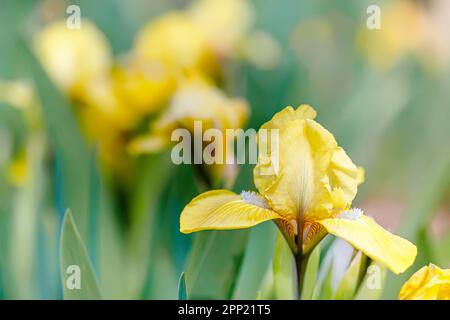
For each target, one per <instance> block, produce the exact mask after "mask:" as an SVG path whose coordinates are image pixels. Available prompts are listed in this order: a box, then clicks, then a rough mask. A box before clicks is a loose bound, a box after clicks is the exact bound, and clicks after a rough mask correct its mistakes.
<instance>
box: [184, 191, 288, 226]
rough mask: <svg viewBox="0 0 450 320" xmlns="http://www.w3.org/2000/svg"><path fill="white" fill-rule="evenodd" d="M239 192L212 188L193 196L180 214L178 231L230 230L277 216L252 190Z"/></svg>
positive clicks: (276, 217)
mask: <svg viewBox="0 0 450 320" xmlns="http://www.w3.org/2000/svg"><path fill="white" fill-rule="evenodd" d="M247 195H248V194H244V197H243V196H242V195H238V194H236V193H234V192H231V191H228V190H213V191H208V192H205V193H202V194H201V195H199V196H197V197H195V198H194V199H193V200H192V201H191V202H190V203H189V204H188V205H187V206H186V207H185V208H184V209H183V212H182V213H181V216H180V231H181V232H183V233H191V232H196V231H201V230H230V229H243V228H248V227H252V226H254V225H257V224H259V223H261V222H264V221H267V220H272V219H279V218H281V217H280V215H279V214H277V213H276V212H274V211H272V210H270V209H268V208H267V207H266V205H265V203H264V200H262V198H260V197H259V196H258V195H257V194H255V193H252V194H250V195H249V196H247Z"/></svg>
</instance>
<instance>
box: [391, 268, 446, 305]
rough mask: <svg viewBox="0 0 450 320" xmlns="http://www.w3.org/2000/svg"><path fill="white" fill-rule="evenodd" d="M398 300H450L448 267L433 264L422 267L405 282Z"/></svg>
mask: <svg viewBox="0 0 450 320" xmlns="http://www.w3.org/2000/svg"><path fill="white" fill-rule="evenodd" d="M398 298H399V299H400V300H450V269H440V268H439V267H437V266H435V265H434V264H431V263H430V264H429V265H428V266H425V267H422V268H421V269H420V270H419V271H417V272H416V273H414V274H413V275H412V277H411V278H410V279H409V280H408V281H406V282H405V284H404V285H403V287H402V288H401V290H400V293H399V294H398Z"/></svg>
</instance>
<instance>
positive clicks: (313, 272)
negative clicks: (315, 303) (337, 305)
mask: <svg viewBox="0 0 450 320" xmlns="http://www.w3.org/2000/svg"><path fill="white" fill-rule="evenodd" d="M319 261H320V245H317V246H316V247H315V248H314V250H313V251H312V252H311V253H310V255H309V258H308V264H307V265H306V271H305V278H304V283H303V291H302V300H311V299H312V298H313V293H314V286H315V284H316V280H317V273H318V271H319Z"/></svg>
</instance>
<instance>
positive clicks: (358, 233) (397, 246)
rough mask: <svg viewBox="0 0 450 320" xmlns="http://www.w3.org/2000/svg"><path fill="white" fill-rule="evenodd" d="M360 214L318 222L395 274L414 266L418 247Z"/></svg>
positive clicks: (345, 215) (346, 214) (355, 211)
mask: <svg viewBox="0 0 450 320" xmlns="http://www.w3.org/2000/svg"><path fill="white" fill-rule="evenodd" d="M358 211H359V210H350V211H348V212H349V213H344V214H342V215H341V216H340V217H337V218H329V219H323V220H319V221H317V222H318V223H320V224H321V225H322V226H324V227H325V229H326V230H327V231H328V232H329V233H331V234H333V235H335V236H336V237H339V238H342V239H344V240H346V241H347V242H349V243H350V244H352V245H353V246H354V247H355V248H356V249H358V250H361V251H362V252H364V253H365V254H366V255H367V256H368V257H370V258H371V259H373V260H375V261H378V262H380V263H383V264H385V265H386V266H387V267H388V268H389V269H390V270H392V272H394V273H396V274H399V273H402V272H403V271H405V270H406V269H407V268H408V267H409V266H411V264H412V263H413V262H414V260H415V258H416V255H417V248H416V246H415V245H413V244H412V243H410V242H409V241H408V240H405V239H403V238H400V237H398V236H395V235H393V234H391V233H390V232H388V231H387V230H385V229H383V228H382V227H381V226H380V225H378V224H377V223H376V222H375V221H374V220H373V219H372V218H370V217H367V216H365V215H363V214H362V212H360V211H359V212H358Z"/></svg>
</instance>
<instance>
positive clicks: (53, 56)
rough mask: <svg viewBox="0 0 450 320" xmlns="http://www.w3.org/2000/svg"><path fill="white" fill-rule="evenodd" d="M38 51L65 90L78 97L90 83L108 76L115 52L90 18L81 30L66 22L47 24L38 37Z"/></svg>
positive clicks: (44, 63) (82, 24) (84, 22)
mask: <svg viewBox="0 0 450 320" xmlns="http://www.w3.org/2000/svg"><path fill="white" fill-rule="evenodd" d="M35 41H36V51H37V54H38V57H39V58H40V60H41V63H42V64H43V66H44V68H45V69H46V71H47V72H48V74H49V75H50V77H51V78H52V80H53V81H54V82H55V84H56V85H57V86H59V87H60V88H61V89H62V90H63V91H64V92H67V93H68V94H70V95H72V96H75V97H78V96H79V95H80V94H82V91H83V89H84V86H85V85H86V83H88V82H91V81H93V79H96V78H97V77H99V76H100V77H101V76H104V75H105V74H107V73H108V72H109V69H110V67H111V60H112V53H111V48H110V46H109V43H108V41H107V39H106V37H105V36H104V35H103V33H102V32H101V31H100V30H99V29H98V28H97V27H96V26H95V25H94V24H93V23H92V22H90V21H89V20H86V19H83V20H82V22H81V28H80V29H69V28H67V26H66V22H65V21H57V22H53V23H51V24H49V25H48V26H46V27H45V28H44V29H43V30H42V31H41V32H40V33H39V34H38V35H37V37H36V39H35Z"/></svg>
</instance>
